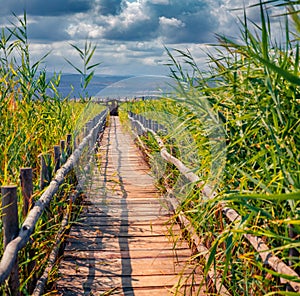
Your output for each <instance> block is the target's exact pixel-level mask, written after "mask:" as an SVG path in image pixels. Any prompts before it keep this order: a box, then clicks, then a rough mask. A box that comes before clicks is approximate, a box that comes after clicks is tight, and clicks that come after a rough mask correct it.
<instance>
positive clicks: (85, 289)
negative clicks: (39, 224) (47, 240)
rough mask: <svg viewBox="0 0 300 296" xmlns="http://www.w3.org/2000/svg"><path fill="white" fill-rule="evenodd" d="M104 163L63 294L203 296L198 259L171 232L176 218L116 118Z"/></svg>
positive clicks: (73, 243) (67, 260)
mask: <svg viewBox="0 0 300 296" xmlns="http://www.w3.org/2000/svg"><path fill="white" fill-rule="evenodd" d="M97 156H98V159H99V163H98V165H97V166H95V168H94V174H93V179H92V183H91V184H92V185H91V190H90V192H89V194H88V197H87V201H86V206H85V208H84V211H83V213H82V216H81V219H80V221H79V223H77V224H76V225H75V226H73V227H72V230H71V233H70V235H69V238H68V243H67V246H66V250H65V253H64V256H63V260H62V262H61V264H60V268H59V271H60V274H61V279H60V280H59V281H58V282H57V290H58V294H59V295H135V296H149V295H151V296H156V295H159V296H164V295H174V294H175V292H176V291H177V290H178V291H179V292H177V294H176V295H203V294H197V293H196V292H195V287H196V286H197V285H196V284H195V283H194V282H195V279H196V278H197V276H195V274H194V275H190V273H191V270H192V268H193V267H192V266H191V265H189V263H188V261H189V258H190V255H191V252H190V250H189V248H188V246H187V244H186V243H185V241H183V240H182V239H181V236H180V229H179V227H178V226H177V225H175V226H173V227H172V229H168V228H167V226H166V224H167V223H168V220H169V218H170V213H169V212H168V209H167V207H166V206H164V203H163V201H162V200H161V199H160V198H159V193H158V191H157V190H156V188H155V186H154V185H153V181H154V180H153V179H152V177H151V176H150V175H149V168H148V166H147V164H146V163H145V162H144V160H143V158H142V155H141V153H140V151H139V150H138V149H137V148H136V146H135V145H134V143H133V140H132V139H131V137H130V135H129V134H127V133H125V132H124V131H123V130H122V129H121V127H120V123H119V118H118V117H111V119H110V125H109V126H108V127H107V128H106V131H105V133H104V136H103V140H102V145H101V148H100V150H99V153H98V155H97ZM171 232H172V235H171ZM174 241H175V242H176V243H175V244H174ZM178 284H179V286H178ZM194 286H195V287H194ZM196 290H197V288H196Z"/></svg>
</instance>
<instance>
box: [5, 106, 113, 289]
mask: <svg viewBox="0 0 300 296" xmlns="http://www.w3.org/2000/svg"><path fill="white" fill-rule="evenodd" d="M107 114H108V112H107V110H104V111H103V112H101V113H100V116H98V117H97V118H96V119H97V123H95V125H94V127H93V128H91V130H90V132H89V133H88V135H87V136H86V137H85V138H84V139H83V140H82V142H81V143H80V144H79V146H78V147H77V148H76V149H75V150H74V152H73V153H72V154H71V155H70V156H69V158H68V159H67V161H66V162H65V164H64V165H63V166H62V167H61V168H59V169H58V170H57V172H56V174H55V176H54V177H53V179H52V180H51V182H50V184H49V186H48V187H47V188H46V189H45V191H44V192H43V194H42V195H41V197H40V198H39V199H38V200H37V201H36V202H35V204H34V206H33V208H32V209H31V210H30V212H29V213H28V215H27V217H26V218H25V221H24V222H23V224H22V226H21V229H20V231H19V234H18V235H17V237H16V238H14V239H13V240H11V241H10V242H9V243H8V244H7V246H6V248H5V250H4V253H3V256H2V258H1V261H0V284H2V283H3V282H4V281H5V280H6V279H7V278H8V277H9V275H10V273H11V270H12V268H13V266H14V264H15V262H16V260H17V256H18V252H19V251H20V250H21V249H22V248H24V247H25V246H26V244H27V243H28V241H29V239H30V235H31V234H32V233H33V232H34V229H35V226H36V223H37V222H38V220H39V218H40V217H41V215H42V213H43V211H44V210H45V208H46V207H47V206H48V204H49V203H50V201H51V200H52V198H53V196H54V195H55V193H56V192H57V191H58V189H59V187H60V185H61V184H62V183H63V182H64V178H65V177H66V175H67V174H68V173H69V172H70V171H71V170H72V169H73V168H74V166H75V165H76V163H77V162H78V160H79V158H80V156H81V154H82V153H83V151H84V149H85V147H86V146H88V145H89V144H90V143H91V141H94V140H95V135H96V134H97V133H98V131H99V129H100V128H101V126H103V124H104V123H105V120H106V117H107Z"/></svg>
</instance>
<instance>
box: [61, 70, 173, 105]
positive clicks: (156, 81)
mask: <svg viewBox="0 0 300 296" xmlns="http://www.w3.org/2000/svg"><path fill="white" fill-rule="evenodd" d="M174 87H175V85H174V82H173V80H172V79H171V78H169V77H166V76H108V75H107V76H106V75H95V76H94V77H93V79H92V80H91V82H90V84H89V85H88V87H87V89H86V90H85V92H83V91H82V89H81V76H80V75H78V74H63V75H62V77H61V83H60V86H59V87H58V91H59V93H60V95H61V97H62V98H65V97H67V96H69V97H70V99H73V98H79V97H80V96H82V97H96V98H101V99H106V98H134V97H149V96H151V97H161V96H164V95H169V94H170V93H171V92H172V91H174Z"/></svg>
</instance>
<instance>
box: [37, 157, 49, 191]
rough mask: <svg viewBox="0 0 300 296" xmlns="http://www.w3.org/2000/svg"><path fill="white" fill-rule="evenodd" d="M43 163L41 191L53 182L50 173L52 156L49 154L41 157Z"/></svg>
mask: <svg viewBox="0 0 300 296" xmlns="http://www.w3.org/2000/svg"><path fill="white" fill-rule="evenodd" d="M39 158H40V162H41V171H40V189H41V190H43V189H44V188H45V187H46V186H47V185H48V184H49V183H50V180H51V176H50V175H51V174H50V171H49V165H50V160H51V155H50V154H48V153H45V154H43V153H42V154H40V155H39Z"/></svg>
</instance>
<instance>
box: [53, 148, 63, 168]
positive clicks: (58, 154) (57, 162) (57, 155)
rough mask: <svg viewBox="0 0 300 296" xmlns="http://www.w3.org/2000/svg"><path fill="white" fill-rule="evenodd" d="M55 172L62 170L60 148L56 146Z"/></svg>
mask: <svg viewBox="0 0 300 296" xmlns="http://www.w3.org/2000/svg"><path fill="white" fill-rule="evenodd" d="M53 148H54V172H55V173H56V172H57V171H58V169H59V168H60V154H61V153H60V146H58V145H55V146H54V147H53Z"/></svg>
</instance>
